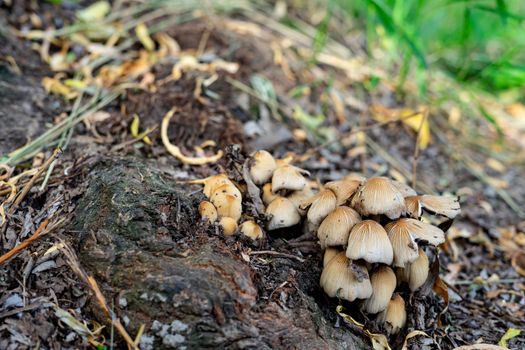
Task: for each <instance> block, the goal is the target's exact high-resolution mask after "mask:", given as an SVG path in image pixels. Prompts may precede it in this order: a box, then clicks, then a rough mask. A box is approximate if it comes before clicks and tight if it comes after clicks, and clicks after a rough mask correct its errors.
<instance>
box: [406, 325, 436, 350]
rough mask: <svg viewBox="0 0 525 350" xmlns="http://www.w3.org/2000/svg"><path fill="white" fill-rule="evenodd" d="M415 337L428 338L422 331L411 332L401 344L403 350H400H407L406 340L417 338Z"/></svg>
mask: <svg viewBox="0 0 525 350" xmlns="http://www.w3.org/2000/svg"><path fill="white" fill-rule="evenodd" d="M417 336H424V337H427V338H430V336H429V335H428V334H426V333H425V332H423V331H418V330H415V331H412V332H410V333H408V334H407V336H406V337H405V341H404V342H403V348H402V349H401V350H408V345H407V344H408V339H410V338H413V337H417Z"/></svg>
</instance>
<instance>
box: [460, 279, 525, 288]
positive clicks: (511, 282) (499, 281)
mask: <svg viewBox="0 0 525 350" xmlns="http://www.w3.org/2000/svg"><path fill="white" fill-rule="evenodd" d="M524 280H525V279H524V278H507V279H501V280H497V281H483V282H481V283H478V282H476V281H473V280H472V281H470V280H468V281H454V282H451V283H450V284H451V285H453V286H464V285H470V284H482V285H483V284H513V283H516V282H523V281H524Z"/></svg>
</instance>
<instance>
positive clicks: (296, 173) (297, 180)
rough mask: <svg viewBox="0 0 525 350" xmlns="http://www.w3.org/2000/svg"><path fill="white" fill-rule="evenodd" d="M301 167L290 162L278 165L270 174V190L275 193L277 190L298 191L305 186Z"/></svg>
mask: <svg viewBox="0 0 525 350" xmlns="http://www.w3.org/2000/svg"><path fill="white" fill-rule="evenodd" d="M302 172H304V170H303V169H301V168H298V167H295V166H293V165H290V164H285V165H283V166H280V167H278V168H277V169H275V171H274V172H273V176H272V191H273V193H277V191H279V190H292V191H299V190H302V189H303V188H304V186H306V179H305V178H304V176H303V175H302V174H301V173H302Z"/></svg>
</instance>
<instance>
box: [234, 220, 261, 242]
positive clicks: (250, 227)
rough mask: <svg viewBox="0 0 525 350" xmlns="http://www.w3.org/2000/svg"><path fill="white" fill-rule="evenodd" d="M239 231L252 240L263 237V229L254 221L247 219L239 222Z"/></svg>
mask: <svg viewBox="0 0 525 350" xmlns="http://www.w3.org/2000/svg"><path fill="white" fill-rule="evenodd" d="M239 230H240V231H241V233H242V234H243V235H245V236H247V237H250V238H251V239H253V240H256V239H259V238H262V237H263V235H264V234H263V230H262V228H261V226H259V225H258V224H257V223H256V222H255V221H253V220H248V221H245V222H243V223H242V224H241V226H240V227H239Z"/></svg>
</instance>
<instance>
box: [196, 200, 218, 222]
mask: <svg viewBox="0 0 525 350" xmlns="http://www.w3.org/2000/svg"><path fill="white" fill-rule="evenodd" d="M199 214H200V216H201V218H203V219H206V221H207V222H208V223H209V224H212V223H214V222H215V221H217V209H216V208H215V206H214V205H213V204H212V203H210V202H208V201H202V202H200V204H199Z"/></svg>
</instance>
